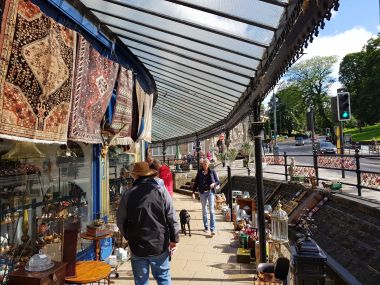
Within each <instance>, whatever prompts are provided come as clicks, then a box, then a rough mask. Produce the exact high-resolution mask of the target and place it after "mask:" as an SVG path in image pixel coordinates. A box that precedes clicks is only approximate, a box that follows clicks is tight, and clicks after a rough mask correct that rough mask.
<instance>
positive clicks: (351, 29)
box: [300, 0, 380, 95]
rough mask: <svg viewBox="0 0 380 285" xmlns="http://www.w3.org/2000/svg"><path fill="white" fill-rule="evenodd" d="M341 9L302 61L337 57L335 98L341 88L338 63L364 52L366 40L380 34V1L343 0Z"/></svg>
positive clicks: (307, 50) (308, 49)
mask: <svg viewBox="0 0 380 285" xmlns="http://www.w3.org/2000/svg"><path fill="white" fill-rule="evenodd" d="M339 2H340V7H339V10H338V11H337V12H335V11H334V12H333V15H332V17H331V19H330V21H326V25H325V28H324V29H323V30H320V33H319V36H318V37H317V38H315V39H314V41H313V43H311V44H309V46H308V48H307V49H306V50H305V52H306V54H305V55H304V56H303V57H302V58H301V59H300V60H305V59H308V58H311V57H314V56H331V55H336V56H337V57H338V62H337V63H336V64H335V65H334V66H333V74H332V75H333V76H334V77H335V78H336V82H335V83H334V84H333V85H332V86H331V88H330V95H335V93H336V89H337V88H340V87H341V84H340V83H339V82H338V76H339V64H340V62H341V60H342V59H343V57H344V56H345V55H346V54H348V53H353V52H358V51H361V50H362V48H363V46H364V45H365V44H366V43H367V41H368V40H369V39H370V38H371V37H374V36H376V35H377V34H378V33H379V32H380V23H379V0H360V1H359V0H340V1H339Z"/></svg>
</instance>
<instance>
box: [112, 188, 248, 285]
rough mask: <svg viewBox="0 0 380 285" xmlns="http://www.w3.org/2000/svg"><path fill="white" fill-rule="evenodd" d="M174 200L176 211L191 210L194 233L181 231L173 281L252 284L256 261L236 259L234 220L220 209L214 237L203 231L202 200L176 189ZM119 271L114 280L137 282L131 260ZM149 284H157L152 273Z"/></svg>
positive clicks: (114, 281) (174, 261) (181, 282)
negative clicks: (226, 219) (249, 261)
mask: <svg viewBox="0 0 380 285" xmlns="http://www.w3.org/2000/svg"><path fill="white" fill-rule="evenodd" d="M173 200H174V206H175V208H176V210H177V214H179V211H181V210H182V209H186V210H188V211H189V213H190V215H191V222H190V226H191V233H192V236H191V237H189V236H184V235H183V234H180V242H179V245H178V249H177V251H176V252H175V254H174V255H173V257H172V261H171V275H172V282H173V284H175V285H177V284H178V285H182V284H186V285H188V284H191V285H195V284H203V285H204V284H206V285H207V284H213V285H226V284H234V285H240V284H253V281H252V280H253V277H254V273H255V264H254V263H252V264H242V263H237V262H236V251H237V248H236V247H235V245H236V241H235V240H234V238H233V224H232V223H231V222H225V221H224V220H223V217H222V214H221V212H220V211H218V210H217V211H216V213H217V217H216V218H217V222H216V225H217V233H216V236H214V237H211V236H210V235H208V234H206V233H204V232H203V222H202V217H201V216H202V211H201V204H200V202H199V201H193V200H192V199H191V197H189V196H185V195H182V194H177V193H174V198H173ZM118 272H119V274H120V277H119V278H118V279H116V278H112V279H111V280H112V281H113V284H116V285H125V284H134V282H133V275H132V270H131V264H130V262H127V263H125V264H123V265H122V266H121V267H120V268H119V270H118ZM150 284H156V282H155V281H154V279H153V277H151V278H150Z"/></svg>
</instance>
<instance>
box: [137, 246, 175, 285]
mask: <svg viewBox="0 0 380 285" xmlns="http://www.w3.org/2000/svg"><path fill="white" fill-rule="evenodd" d="M131 264H132V272H133V277H134V279H135V285H147V284H149V267H151V268H152V275H153V277H154V279H156V281H157V284H158V285H171V284H172V281H171V277H170V262H169V251H165V252H164V253H162V254H161V255H157V256H149V257H139V256H136V255H133V254H132V257H131Z"/></svg>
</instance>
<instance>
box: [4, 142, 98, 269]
mask: <svg viewBox="0 0 380 285" xmlns="http://www.w3.org/2000/svg"><path fill="white" fill-rule="evenodd" d="M91 164H92V145H86V144H82V143H75V142H69V143H68V144H67V145H57V144H34V143H28V142H18V141H10V140H5V139H1V140H0V199H1V203H0V204H1V215H0V220H1V234H0V240H1V252H0V254H1V255H2V260H6V261H7V264H10V265H11V266H13V268H12V269H17V268H19V267H21V266H24V265H25V264H26V262H27V260H28V258H29V257H30V256H32V255H33V254H35V253H37V252H38V251H41V252H44V253H48V255H49V256H50V257H51V258H52V259H54V260H60V259H61V244H62V236H63V229H64V227H65V225H66V224H67V223H70V222H80V223H81V225H82V227H85V226H86V224H88V223H89V222H90V221H91V217H92V199H91V197H92V167H91V166H92V165H91ZM78 244H80V243H79V242H78ZM3 257H4V258H3Z"/></svg>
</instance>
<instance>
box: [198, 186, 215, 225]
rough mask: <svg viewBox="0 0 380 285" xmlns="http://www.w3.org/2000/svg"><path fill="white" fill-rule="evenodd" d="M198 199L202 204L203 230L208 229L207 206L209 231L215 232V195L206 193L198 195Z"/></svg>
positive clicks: (210, 192)
mask: <svg viewBox="0 0 380 285" xmlns="http://www.w3.org/2000/svg"><path fill="white" fill-rule="evenodd" d="M199 197H200V198H201V204H202V216H203V225H204V226H205V229H208V228H209V227H208V219H207V216H208V207H207V205H208V206H210V230H211V231H212V232H213V231H215V207H214V204H215V193H214V192H213V191H207V192H203V193H199Z"/></svg>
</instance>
